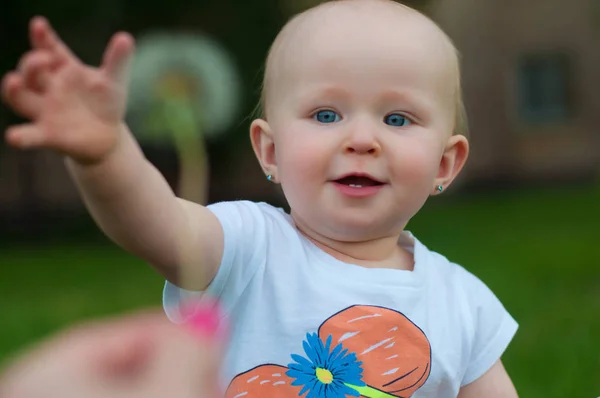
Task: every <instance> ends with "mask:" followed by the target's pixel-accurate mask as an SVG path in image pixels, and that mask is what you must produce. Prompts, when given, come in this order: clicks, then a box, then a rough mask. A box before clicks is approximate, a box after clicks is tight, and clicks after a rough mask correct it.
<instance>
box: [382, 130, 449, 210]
mask: <svg viewBox="0 0 600 398" xmlns="http://www.w3.org/2000/svg"><path fill="white" fill-rule="evenodd" d="M401 148H402V149H399V150H398V151H396V153H395V156H394V159H393V161H392V162H391V163H390V165H391V170H390V175H391V179H392V180H393V181H394V182H395V185H396V186H397V187H398V188H399V189H400V194H401V195H402V196H409V197H412V198H414V200H415V202H416V204H419V203H420V204H422V203H424V202H425V200H427V197H428V196H429V194H430V193H431V191H432V190H433V184H434V180H435V177H436V176H437V174H438V170H439V165H440V156H441V155H440V154H441V148H440V147H439V145H435V143H429V142H419V141H417V142H414V143H411V144H406V145H402V147H401Z"/></svg>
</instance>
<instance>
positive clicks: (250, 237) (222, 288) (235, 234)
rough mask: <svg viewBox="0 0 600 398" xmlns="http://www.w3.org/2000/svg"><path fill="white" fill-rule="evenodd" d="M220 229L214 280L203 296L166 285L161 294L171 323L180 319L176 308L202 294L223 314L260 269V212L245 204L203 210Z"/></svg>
mask: <svg viewBox="0 0 600 398" xmlns="http://www.w3.org/2000/svg"><path fill="white" fill-rule="evenodd" d="M207 208H208V209H209V210H210V211H212V212H213V213H214V214H215V215H216V216H217V218H218V219H219V222H220V224H221V226H222V228H223V238H224V242H223V257H222V259H221V264H220V265H219V270H218V271H217V274H216V275H215V278H214V279H213V281H212V282H211V284H210V285H209V287H208V288H207V290H206V291H205V292H192V291H188V290H184V289H181V288H179V287H177V286H175V285H173V284H172V283H170V282H168V281H167V282H166V283H165V287H164V290H163V308H164V310H165V313H166V315H167V317H168V318H169V319H170V320H171V321H172V322H175V323H180V322H182V321H184V319H182V315H181V311H180V304H181V302H182V301H184V300H186V299H187V298H190V297H198V298H199V297H201V296H202V295H203V294H204V293H206V294H208V295H210V296H211V297H215V298H218V299H219V300H220V302H221V304H222V306H223V308H224V310H225V312H229V310H230V308H231V306H232V305H233V304H234V302H235V301H236V300H237V299H238V298H239V297H240V295H241V294H242V292H243V291H244V289H245V288H246V286H248V283H249V282H250V280H251V279H252V277H253V276H254V274H255V273H256V272H257V270H258V269H259V268H260V267H261V266H262V265H264V259H265V254H264V253H265V250H266V237H267V231H266V222H265V216H264V213H263V210H262V209H261V206H260V205H259V204H257V203H253V202H249V201H233V202H219V203H216V204H212V205H209V206H207Z"/></svg>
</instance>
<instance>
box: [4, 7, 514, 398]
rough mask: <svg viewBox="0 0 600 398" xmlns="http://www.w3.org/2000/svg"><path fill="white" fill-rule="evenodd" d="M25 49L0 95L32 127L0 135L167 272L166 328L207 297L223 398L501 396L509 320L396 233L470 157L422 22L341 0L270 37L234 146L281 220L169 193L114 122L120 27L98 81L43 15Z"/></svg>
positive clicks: (452, 267) (450, 59)
mask: <svg viewBox="0 0 600 398" xmlns="http://www.w3.org/2000/svg"><path fill="white" fill-rule="evenodd" d="M31 41H32V46H33V50H32V51H30V52H29V53H27V54H26V55H25V56H24V58H23V59H22V61H21V63H20V65H19V68H18V71H17V72H13V73H9V74H8V75H7V76H6V77H5V80H4V83H3V90H4V94H5V97H6V99H7V102H8V103H9V104H10V105H11V106H12V107H13V108H14V109H15V110H16V111H18V112H20V113H21V114H23V115H24V116H26V117H28V118H30V119H31V120H32V122H31V123H30V124H25V125H22V126H16V127H12V128H10V129H9V131H8V132H7V140H8V142H9V143H10V144H12V145H14V146H15V147H17V148H47V149H52V150H55V151H57V152H59V153H61V154H64V155H65V158H66V162H67V167H68V169H69V170H70V172H71V174H72V176H73V178H74V181H75V182H76V184H77V186H78V188H79V190H80V192H81V195H82V197H83V199H84V201H85V203H86V205H87V208H88V209H89V211H90V213H91V215H92V216H93V217H94V219H95V221H96V222H97V224H98V225H99V227H100V228H102V230H103V231H104V232H105V233H106V235H107V236H109V237H110V238H111V239H112V240H114V241H115V242H116V243H117V244H119V245H120V246H121V247H123V248H124V249H126V250H128V251H130V252H132V253H134V254H136V255H138V256H139V257H141V258H143V259H145V260H146V261H148V262H149V263H150V264H152V266H153V267H154V268H156V269H157V270H158V271H159V272H160V273H161V274H162V275H164V277H165V278H166V279H167V280H168V282H167V283H166V286H165V291H164V307H165V310H166V312H167V315H168V316H169V317H170V318H171V319H172V320H173V321H175V322H180V321H182V317H181V312H180V307H181V305H182V303H183V304H184V303H185V300H186V298H187V297H188V296H194V295H198V294H210V295H211V296H213V297H217V298H218V299H219V300H220V301H221V302H222V304H223V306H224V308H225V309H226V312H227V315H228V318H229V320H230V323H231V325H232V331H231V336H230V342H229V347H228V350H227V354H226V356H225V364H224V369H223V377H224V386H225V389H226V392H225V396H226V397H228V398H241V397H244V398H265V397H268V398H277V397H281V398H284V397H285V398H288V397H298V396H304V397H309V398H342V397H349V396H356V397H358V396H362V397H367V398H375V397H378V398H379V397H409V396H412V397H436V398H449V397H457V396H458V397H461V398H482V397H486V398H500V397H502V398H508V397H516V396H517V394H516V392H515V389H514V387H513V385H512V382H511V380H510V378H509V376H508V375H507V373H506V371H505V370H504V367H503V365H502V362H501V356H502V354H503V352H504V351H505V349H506V348H507V346H508V344H509V342H510V341H511V339H512V338H513V336H514V334H515V332H516V330H517V324H516V322H515V321H514V320H513V318H512V317H511V316H510V315H509V314H508V313H507V311H506V310H505V309H504V307H503V306H502V304H501V303H500V301H499V300H498V299H497V298H496V297H495V296H494V294H493V293H492V292H491V291H490V290H489V289H488V288H487V287H486V286H485V285H484V284H483V283H482V282H481V281H480V280H479V279H477V278H476V277H475V276H473V275H472V274H471V273H469V272H468V271H466V270H465V269H464V268H462V267H461V266H459V265H457V264H454V263H452V262H450V261H449V260H447V259H446V258H445V257H443V256H442V255H440V254H437V253H435V252H433V251H431V250H429V249H428V248H427V247H426V246H425V245H424V244H423V243H421V242H420V241H419V240H417V238H416V237H414V236H412V235H411V234H410V233H409V232H407V231H405V227H406V225H407V223H408V222H409V220H410V219H411V218H412V217H413V216H414V215H415V214H416V213H417V212H418V211H419V210H420V209H421V207H422V206H423V204H424V203H425V202H426V200H427V199H428V197H430V196H432V195H437V194H440V193H442V192H443V191H444V190H445V189H446V188H448V187H449V186H450V184H451V183H452V181H453V180H454V179H455V178H456V176H457V175H458V173H459V172H460V170H461V169H462V167H463V165H464V163H465V161H466V159H467V155H468V148H469V147H468V141H467V138H466V117H465V114H464V110H463V105H462V100H461V87H460V78H459V76H460V71H459V62H458V57H457V53H456V50H455V48H454V46H453V45H452V43H451V41H450V40H449V39H448V37H447V36H446V35H445V34H444V33H443V32H442V31H441V30H440V29H439V28H438V27H437V26H436V25H435V24H434V23H433V22H432V21H430V20H429V19H428V18H426V17H425V16H423V15H422V14H420V13H418V12H417V11H415V10H412V9H410V8H408V7H406V6H403V5H400V4H398V3H396V2H393V1H390V0H338V1H332V2H327V3H324V4H321V5H319V6H317V7H315V8H313V9H310V10H308V11H306V12H304V13H303V14H301V15H299V16H297V17H296V18H294V19H293V20H291V21H290V22H289V23H288V24H287V25H286V26H285V28H284V29H283V30H282V32H281V33H280V34H279V36H278V37H277V39H276V40H275V43H274V44H273V47H272V49H271V51H270V54H269V57H268V60H267V66H266V72H265V78H264V93H263V97H262V104H261V105H262V106H261V113H262V114H261V116H260V118H258V119H256V120H254V121H253V123H252V125H251V127H250V136H251V141H252V146H253V148H254V151H255V153H256V156H257V158H258V161H259V163H260V165H261V167H262V169H263V170H264V173H265V175H266V176H267V178H268V179H269V180H270V181H272V182H273V183H276V184H281V186H282V189H283V192H284V194H285V197H286V199H287V201H288V203H289V205H290V208H291V212H290V214H287V213H285V212H284V211H282V210H281V209H278V208H274V207H272V206H270V205H268V204H265V203H253V202H248V201H234V202H223V203H217V204H213V205H210V206H207V207H203V206H200V205H198V204H195V203H190V202H186V201H183V200H181V199H178V198H177V197H175V195H174V194H173V192H172V191H171V190H170V188H169V186H168V185H167V183H166V182H165V180H164V179H163V178H162V176H161V175H160V173H159V172H158V171H157V170H156V169H155V168H154V167H153V166H152V165H150V164H149V163H148V161H147V160H146V159H145V158H144V156H143V154H142V152H141V151H140V149H139V147H138V146H137V144H136V143H135V141H134V140H133V138H132V135H131V133H130V132H129V131H128V129H127V127H126V126H125V124H124V123H123V116H124V113H125V103H126V85H127V71H128V63H129V60H130V58H131V56H132V54H133V40H132V38H131V37H130V36H129V35H127V34H125V33H121V34H117V35H115V36H114V37H113V39H112V40H111V42H110V43H109V45H108V47H107V50H106V54H105V56H104V60H103V64H102V66H101V67H100V68H98V69H95V68H90V67H88V66H85V65H83V64H82V63H81V62H80V61H79V60H77V59H76V57H75V56H74V55H73V54H72V53H71V51H70V50H69V49H68V48H67V47H66V45H65V44H63V43H62V42H61V41H60V39H59V38H58V37H57V36H56V35H55V33H54V32H53V31H52V30H51V28H50V27H49V25H48V24H47V22H46V21H45V20H43V19H40V18H37V19H34V20H33V21H32V25H31ZM200 292H203V293H200Z"/></svg>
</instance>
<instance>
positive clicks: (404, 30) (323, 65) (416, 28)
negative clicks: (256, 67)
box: [266, 0, 454, 95]
mask: <svg viewBox="0 0 600 398" xmlns="http://www.w3.org/2000/svg"><path fill="white" fill-rule="evenodd" d="M389 3H391V2H389ZM332 4H333V5H328V6H327V7H322V9H317V10H314V11H311V12H309V14H308V15H306V16H301V17H300V18H298V19H297V20H294V21H292V22H291V23H290V24H289V25H288V26H287V27H286V29H284V31H283V32H282V34H281V35H280V37H279V38H278V39H277V41H276V43H275V45H274V46H273V51H272V54H271V57H270V58H271V59H270V60H269V62H268V65H267V74H268V76H267V77H266V80H267V85H268V86H269V91H271V93H268V94H272V95H277V93H278V92H279V93H283V92H289V90H291V89H294V88H293V87H290V85H294V83H298V84H300V85H304V84H306V83H307V82H311V83H315V84H319V83H325V82H327V83H333V84H335V82H336V81H340V84H342V83H344V82H345V84H347V83H348V82H349V81H353V82H357V81H360V80H363V79H373V78H374V77H378V78H379V79H377V80H380V81H387V82H388V83H389V84H398V85H400V86H402V87H404V88H407V89H408V88H411V87H412V88H419V89H420V90H435V91H440V92H445V91H447V90H450V91H452V90H453V85H452V84H451V83H449V82H450V81H452V80H453V75H454V74H453V69H454V68H453V59H452V56H453V55H454V53H453V47H452V45H451V43H449V40H448V39H447V38H446V36H445V35H444V34H443V32H441V31H440V30H439V28H437V26H436V25H435V24H434V23H433V22H431V21H430V20H428V19H427V18H426V17H424V16H422V15H421V14H418V13H417V12H415V11H412V10H410V9H406V8H405V7H403V6H400V5H398V4H394V3H392V4H388V2H384V1H357V0H355V1H343V2H338V3H337V4H335V3H332Z"/></svg>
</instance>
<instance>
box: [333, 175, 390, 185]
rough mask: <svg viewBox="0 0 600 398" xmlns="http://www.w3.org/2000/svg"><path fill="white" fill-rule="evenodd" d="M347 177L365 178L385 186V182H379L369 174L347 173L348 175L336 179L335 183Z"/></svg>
mask: <svg viewBox="0 0 600 398" xmlns="http://www.w3.org/2000/svg"><path fill="white" fill-rule="evenodd" d="M346 177H364V178H368V179H370V180H373V181H375V182H378V183H380V184H383V181H379V180H378V179H377V178H375V177H373V176H372V175H371V174H368V173H347V174H344V175H341V176H340V177H338V178H336V179H335V181H339V180H341V179H343V178H346Z"/></svg>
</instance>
